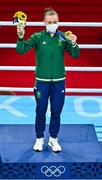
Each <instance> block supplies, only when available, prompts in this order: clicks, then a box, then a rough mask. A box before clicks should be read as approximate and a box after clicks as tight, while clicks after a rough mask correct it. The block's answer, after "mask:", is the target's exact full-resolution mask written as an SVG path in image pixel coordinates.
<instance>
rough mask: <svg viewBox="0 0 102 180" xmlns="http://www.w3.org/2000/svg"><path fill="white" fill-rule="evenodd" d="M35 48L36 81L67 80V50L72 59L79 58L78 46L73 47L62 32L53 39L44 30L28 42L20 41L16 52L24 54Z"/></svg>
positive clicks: (58, 32)
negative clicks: (65, 59) (65, 58)
mask: <svg viewBox="0 0 102 180" xmlns="http://www.w3.org/2000/svg"><path fill="white" fill-rule="evenodd" d="M33 47H34V48H35V52H36V71H35V73H36V79H38V80H42V81H59V80H63V79H65V66H64V52H65V50H66V51H67V52H68V53H69V54H70V55H71V56H72V57H74V58H78V57H79V47H78V45H77V44H75V45H72V42H71V41H70V40H66V39H65V37H64V35H63V34H62V33H61V32H60V31H57V33H56V34H55V35H54V36H53V37H51V35H50V34H49V33H47V32H46V30H43V31H40V32H38V33H34V34H32V35H31V37H30V38H29V39H28V40H27V41H25V40H24V39H18V41H17V46H16V50H17V52H18V53H20V54H24V53H26V52H27V51H28V50H30V49H31V48H33Z"/></svg>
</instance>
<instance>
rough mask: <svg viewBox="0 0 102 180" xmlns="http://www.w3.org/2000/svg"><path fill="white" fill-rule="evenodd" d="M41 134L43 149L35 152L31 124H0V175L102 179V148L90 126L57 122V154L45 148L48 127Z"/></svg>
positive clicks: (6, 176) (20, 177) (11, 176)
mask: <svg viewBox="0 0 102 180" xmlns="http://www.w3.org/2000/svg"><path fill="white" fill-rule="evenodd" d="M45 137H46V138H45V145H44V151H43V152H39V153H38V152H35V151H33V149H32V147H33V144H34V141H35V131H34V125H0V155H1V160H2V163H1V166H0V167H1V171H0V172H2V173H1V174H2V176H1V177H2V178H4V179H5V178H8V179H10V178H13V179H16V178H19V179H22V178H25V179H30V178H31V179H37V178H38V179H41V178H44V179H46V178H48V177H49V178H50V177H51V179H56V178H58V177H60V178H63V179H66V178H94V177H98V178H100V177H101V178H102V151H101V148H100V145H99V143H98V141H97V137H96V133H95V129H94V126H93V125H65V124H64V125H61V129H60V133H59V143H60V144H61V146H62V149H63V150H62V152H60V153H54V152H52V151H51V149H50V148H48V145H47V143H48V138H49V133H48V126H47V128H46V132H45ZM97 168H98V171H97ZM99 172H100V173H99ZM1 177H0V178H1Z"/></svg>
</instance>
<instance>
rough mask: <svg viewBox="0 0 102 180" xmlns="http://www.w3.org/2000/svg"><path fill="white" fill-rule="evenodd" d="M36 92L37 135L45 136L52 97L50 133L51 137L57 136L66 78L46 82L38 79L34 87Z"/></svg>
mask: <svg viewBox="0 0 102 180" xmlns="http://www.w3.org/2000/svg"><path fill="white" fill-rule="evenodd" d="M34 94H35V99H36V119H35V132H36V137H37V138H41V137H44V131H45V125H46V111H47V106H48V99H49V98H50V108H51V109H50V111H51V118H50V125H49V133H50V136H51V137H53V138H56V137H57V134H58V132H59V129H60V114H61V112H62V108H63V105H64V99H65V80H62V81H58V82H44V81H38V80H37V81H36V85H35V87H34Z"/></svg>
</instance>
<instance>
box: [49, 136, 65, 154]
mask: <svg viewBox="0 0 102 180" xmlns="http://www.w3.org/2000/svg"><path fill="white" fill-rule="evenodd" d="M48 145H49V146H50V147H52V151H54V152H60V151H61V150H62V148H61V146H60V145H59V144H58V139H57V138H52V137H50V138H49V142H48Z"/></svg>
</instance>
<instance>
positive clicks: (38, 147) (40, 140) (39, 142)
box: [33, 138, 44, 152]
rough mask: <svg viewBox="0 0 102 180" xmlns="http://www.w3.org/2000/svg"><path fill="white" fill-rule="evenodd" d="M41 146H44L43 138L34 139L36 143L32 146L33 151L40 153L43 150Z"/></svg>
mask: <svg viewBox="0 0 102 180" xmlns="http://www.w3.org/2000/svg"><path fill="white" fill-rule="evenodd" d="M43 145H44V138H36V142H35V144H34V146H33V149H34V150H35V151H38V152H39V151H42V150H43Z"/></svg>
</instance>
